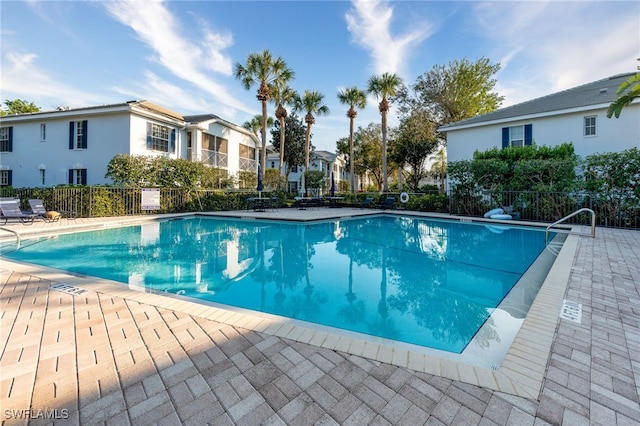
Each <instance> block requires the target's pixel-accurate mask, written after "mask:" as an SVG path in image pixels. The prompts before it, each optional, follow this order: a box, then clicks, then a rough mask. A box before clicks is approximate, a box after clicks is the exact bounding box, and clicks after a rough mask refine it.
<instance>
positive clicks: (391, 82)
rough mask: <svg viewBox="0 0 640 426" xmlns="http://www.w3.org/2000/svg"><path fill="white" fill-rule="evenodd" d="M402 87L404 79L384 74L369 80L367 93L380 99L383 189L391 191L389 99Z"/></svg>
mask: <svg viewBox="0 0 640 426" xmlns="http://www.w3.org/2000/svg"><path fill="white" fill-rule="evenodd" d="M401 85H402V79H401V78H400V77H399V76H398V75H396V74H390V73H384V74H382V75H379V76H378V75H374V76H372V77H371V78H369V82H368V88H367V91H368V92H369V93H372V94H374V95H376V97H377V98H378V99H380V104H379V105H378V110H379V111H380V116H381V123H382V189H383V191H384V192H387V191H389V182H387V131H388V129H387V113H388V112H389V99H390V98H391V97H392V96H395V94H396V92H397V90H398V89H399V87H400V86H401Z"/></svg>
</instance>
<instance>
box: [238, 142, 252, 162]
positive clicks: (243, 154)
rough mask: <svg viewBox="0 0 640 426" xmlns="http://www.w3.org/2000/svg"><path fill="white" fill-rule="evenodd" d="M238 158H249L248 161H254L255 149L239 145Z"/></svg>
mask: <svg viewBox="0 0 640 426" xmlns="http://www.w3.org/2000/svg"><path fill="white" fill-rule="evenodd" d="M240 158H249V159H250V160H255V158H256V149H255V148H252V147H250V146H247V145H242V144H240Z"/></svg>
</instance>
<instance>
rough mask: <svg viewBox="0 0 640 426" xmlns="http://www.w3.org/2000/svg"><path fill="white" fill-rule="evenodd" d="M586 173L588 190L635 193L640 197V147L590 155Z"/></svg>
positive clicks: (603, 192)
mask: <svg viewBox="0 0 640 426" xmlns="http://www.w3.org/2000/svg"><path fill="white" fill-rule="evenodd" d="M584 175H585V179H586V182H585V183H586V189H587V190H588V191H592V192H597V193H600V194H606V193H611V192H615V193H618V194H620V193H626V194H633V195H634V196H635V197H636V198H638V199H640V149H638V148H631V149H628V150H625V151H622V152H610V153H605V154H594V155H589V156H587V157H586V158H585V161H584Z"/></svg>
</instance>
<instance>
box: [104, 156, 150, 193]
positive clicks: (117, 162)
mask: <svg viewBox="0 0 640 426" xmlns="http://www.w3.org/2000/svg"><path fill="white" fill-rule="evenodd" d="M151 162H152V157H149V156H145V155H129V154H118V155H116V156H115V157H113V158H112V159H111V160H110V161H109V164H107V173H106V174H105V175H104V177H105V178H107V179H111V180H112V181H113V184H114V185H116V186H125V187H130V188H141V187H143V186H145V185H150V184H151V183H152V180H153V179H152V176H151V175H150V164H151Z"/></svg>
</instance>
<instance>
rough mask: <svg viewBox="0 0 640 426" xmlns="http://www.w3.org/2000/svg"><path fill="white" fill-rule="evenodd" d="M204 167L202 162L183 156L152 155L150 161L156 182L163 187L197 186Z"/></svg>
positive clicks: (192, 187)
mask: <svg viewBox="0 0 640 426" xmlns="http://www.w3.org/2000/svg"><path fill="white" fill-rule="evenodd" d="M205 167H207V166H205V165H204V164H203V163H199V162H192V161H189V160H186V159H183V158H178V159H175V158H166V157H154V158H153V162H152V168H153V171H154V172H155V174H156V179H157V184H158V186H160V187H164V188H172V187H183V188H188V189H194V188H197V187H198V186H199V184H200V178H201V176H202V174H203V169H204V168H205Z"/></svg>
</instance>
